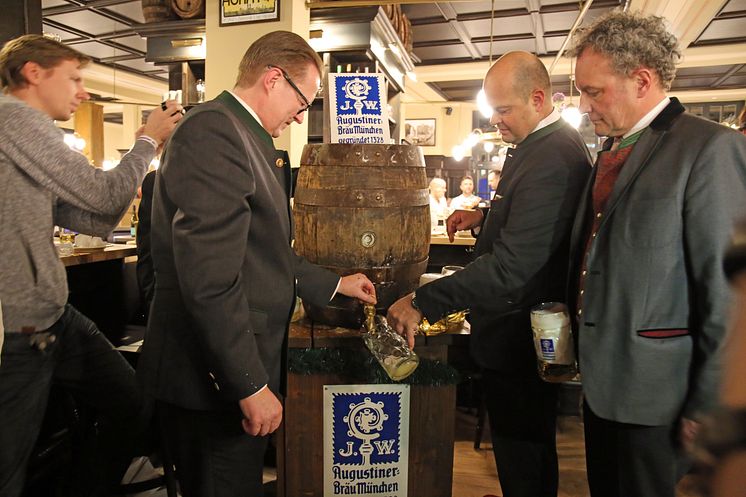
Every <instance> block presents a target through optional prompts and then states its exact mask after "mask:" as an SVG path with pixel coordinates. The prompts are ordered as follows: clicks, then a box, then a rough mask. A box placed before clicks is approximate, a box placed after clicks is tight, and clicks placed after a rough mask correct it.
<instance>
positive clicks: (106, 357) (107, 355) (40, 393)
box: [0, 305, 145, 497]
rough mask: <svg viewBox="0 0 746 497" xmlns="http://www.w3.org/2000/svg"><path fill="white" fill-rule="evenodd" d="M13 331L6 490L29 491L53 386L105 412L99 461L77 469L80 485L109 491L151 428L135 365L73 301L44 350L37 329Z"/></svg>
mask: <svg viewBox="0 0 746 497" xmlns="http://www.w3.org/2000/svg"><path fill="white" fill-rule="evenodd" d="M13 331H14V330H6V332H5V344H4V346H3V351H2V363H1V364H0V495H1V496H3V497H15V496H18V495H20V494H21V492H22V490H23V486H24V480H25V477H26V469H27V464H28V461H29V458H30V456H31V453H32V451H33V448H34V445H35V443H36V440H37V437H38V435H39V430H40V428H41V424H42V421H43V418H44V413H45V410H46V407H47V400H48V398H49V392H50V388H51V387H52V385H53V384H55V385H59V386H61V387H63V388H64V389H65V390H67V391H69V392H70V393H71V394H72V395H73V397H74V398H75V400H76V401H77V402H79V403H81V404H82V405H86V406H90V407H92V408H93V409H94V410H95V413H96V415H97V416H98V419H97V430H95V431H96V432H97V433H96V439H95V443H94V444H93V445H94V450H95V451H96V452H97V454H98V455H96V456H93V457H90V458H89V460H90V461H93V464H94V465H93V466H91V467H86V468H72V470H71V472H72V473H73V474H75V475H76V476H81V478H80V479H77V478H76V481H75V482H74V485H75V489H74V490H72V491H73V492H74V494H75V495H108V491H109V487H111V486H112V485H114V484H118V483H119V481H121V478H122V475H123V473H124V471H126V469H127V467H128V465H129V463H130V462H131V460H132V454H133V452H135V450H136V448H138V446H140V445H141V442H142V441H143V438H144V433H145V429H144V427H145V423H144V420H143V419H142V413H141V404H140V395H139V393H138V389H137V387H136V382H135V373H134V371H133V369H132V368H131V367H130V365H129V364H128V363H127V362H126V361H125V360H124V359H123V358H122V356H121V355H120V354H119V353H118V352H117V351H116V350H115V349H114V348H113V346H112V345H111V343H109V341H108V340H107V339H106V337H104V336H103V335H102V334H101V332H100V331H99V330H98V329H97V328H96V325H95V324H94V323H93V322H92V321H90V320H89V319H88V318H86V317H85V316H83V315H82V314H80V313H79V312H78V311H76V310H75V309H74V308H73V307H72V306H69V305H68V306H67V307H66V308H65V311H64V314H63V315H62V317H61V318H60V319H59V320H58V321H57V322H56V323H55V324H54V325H52V326H51V327H50V328H49V329H48V330H45V332H46V333H50V334H51V335H53V336H54V337H55V338H54V341H51V340H47V341H46V343H47V346H46V348H44V350H39V348H38V347H37V348H35V347H32V346H31V344H30V340H31V336H32V335H30V334H25V333H14V332H13ZM38 335H39V334H38V333H37V336H38ZM86 445H88V444H86ZM139 448H141V447H139Z"/></svg>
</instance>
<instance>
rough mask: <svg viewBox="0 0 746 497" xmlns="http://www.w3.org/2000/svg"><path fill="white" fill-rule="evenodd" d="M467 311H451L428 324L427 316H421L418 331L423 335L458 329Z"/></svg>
mask: <svg viewBox="0 0 746 497" xmlns="http://www.w3.org/2000/svg"><path fill="white" fill-rule="evenodd" d="M468 312H469V311H459V312H454V313H451V314H449V315H447V316H446V317H444V318H441V319H439V320H438V321H436V322H435V323H433V324H430V322H429V321H428V320H427V318H422V322H421V323H420V327H419V330H418V331H419V333H422V334H423V335H425V336H433V335H440V334H441V333H445V332H447V331H450V332H454V331H458V330H459V329H461V326H462V325H463V324H464V320H465V319H466V314H467V313H468Z"/></svg>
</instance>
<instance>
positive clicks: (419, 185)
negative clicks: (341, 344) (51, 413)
mask: <svg viewBox="0 0 746 497" xmlns="http://www.w3.org/2000/svg"><path fill="white" fill-rule="evenodd" d="M293 209H294V210H293V216H294V219H295V250H296V252H297V253H298V254H300V255H302V256H304V257H305V258H306V259H308V260H309V261H310V262H313V263H314V264H318V265H320V266H323V267H325V268H327V269H330V270H332V271H334V272H335V273H337V274H339V275H340V276H344V275H348V274H353V273H356V272H361V273H364V274H365V275H367V276H368V277H369V278H370V280H371V281H372V282H373V283H374V284H375V285H376V294H377V296H378V305H377V307H378V309H379V311H385V310H386V309H387V308H388V307H389V306H390V305H391V304H392V303H393V302H394V301H395V300H396V299H398V298H399V297H401V296H402V295H405V294H407V293H409V292H411V291H413V290H415V289H416V288H417V284H418V282H419V277H420V275H421V274H422V273H424V272H425V269H426V267H427V259H428V250H429V247H430V203H429V197H428V189H427V178H426V175H425V160H424V157H423V155H422V151H421V149H420V148H419V147H416V146H410V145H358V144H354V145H350V144H321V145H306V146H305V148H304V150H303V157H302V159H301V168H300V171H299V173H298V184H297V187H296V192H295V203H294V208H293ZM305 307H306V312H307V313H308V315H309V317H310V318H311V319H312V320H314V321H316V322H320V323H324V324H328V325H333V326H344V327H349V328H357V327H359V326H360V325H361V323H362V319H363V310H362V306H361V305H360V304H359V303H358V302H357V301H355V300H353V299H349V298H347V297H344V296H341V295H337V296H335V297H334V299H332V302H331V303H330V305H329V306H328V307H325V308H321V309H319V308H315V307H313V306H310V305H306V306H305Z"/></svg>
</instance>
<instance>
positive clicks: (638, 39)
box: [568, 10, 681, 90]
mask: <svg viewBox="0 0 746 497" xmlns="http://www.w3.org/2000/svg"><path fill="white" fill-rule="evenodd" d="M586 48H590V49H592V50H593V51H595V52H598V53H600V54H604V55H606V56H608V57H610V58H611V64H612V67H613V68H614V70H615V71H616V72H617V73H619V74H623V75H629V73H630V72H631V71H634V70H635V69H637V68H639V67H641V66H642V67H647V68H648V69H652V70H653V71H655V73H656V74H657V75H658V78H659V79H660V84H661V86H662V87H663V89H664V90H668V89H670V88H671V82H672V81H673V79H674V77H676V63H677V62H678V61H679V59H680V58H681V51H680V50H679V46H678V41H677V40H676V37H675V36H674V35H672V34H671V33H669V32H668V30H667V29H666V26H665V24H664V19H663V18H662V17H658V16H646V15H643V14H640V13H630V12H622V11H620V10H614V11H611V12H609V13H608V14H606V15H603V16H601V17H600V18H598V19H596V20H595V21H594V22H593V23H592V24H590V25H589V26H586V27H583V28H580V29H578V31H576V33H575V35H574V36H573V44H572V47H571V48H570V49H569V50H568V55H569V56H570V57H577V56H579V55H580V54H581V53H583V50H585V49H586Z"/></svg>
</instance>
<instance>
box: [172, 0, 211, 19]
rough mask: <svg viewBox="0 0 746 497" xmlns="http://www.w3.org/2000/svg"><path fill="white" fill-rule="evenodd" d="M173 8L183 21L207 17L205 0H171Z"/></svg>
mask: <svg viewBox="0 0 746 497" xmlns="http://www.w3.org/2000/svg"><path fill="white" fill-rule="evenodd" d="M171 8H172V9H173V11H174V12H175V13H176V15H178V16H179V17H181V18H182V19H198V18H199V19H201V18H203V17H205V1H204V0H171Z"/></svg>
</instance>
